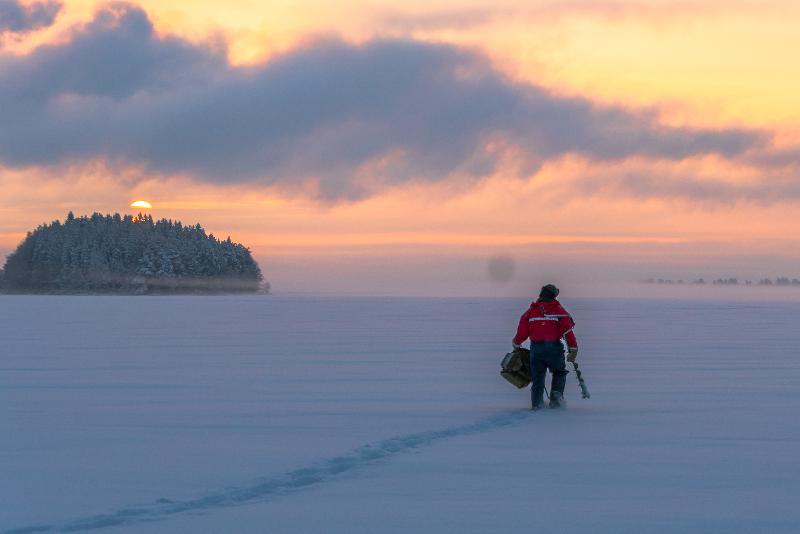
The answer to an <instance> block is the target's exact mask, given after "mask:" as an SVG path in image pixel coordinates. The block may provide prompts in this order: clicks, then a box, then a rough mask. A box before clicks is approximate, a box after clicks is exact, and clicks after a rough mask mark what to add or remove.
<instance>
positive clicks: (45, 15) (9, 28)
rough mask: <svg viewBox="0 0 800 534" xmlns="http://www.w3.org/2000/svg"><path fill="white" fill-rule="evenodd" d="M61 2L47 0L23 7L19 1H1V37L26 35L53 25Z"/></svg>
mask: <svg viewBox="0 0 800 534" xmlns="http://www.w3.org/2000/svg"><path fill="white" fill-rule="evenodd" d="M62 7H63V5H62V3H61V2H58V1H57V0H46V1H44V2H34V3H32V4H28V5H23V4H21V3H19V2H18V1H17V0H0V36H2V35H3V34H4V33H24V32H29V31H32V30H38V29H40V28H45V27H47V26H50V25H51V24H53V21H55V19H56V17H57V16H58V14H59V12H60V11H61V8H62Z"/></svg>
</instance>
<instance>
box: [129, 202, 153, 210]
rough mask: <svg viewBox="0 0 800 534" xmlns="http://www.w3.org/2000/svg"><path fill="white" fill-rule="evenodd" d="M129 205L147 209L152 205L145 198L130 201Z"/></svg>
mask: <svg viewBox="0 0 800 534" xmlns="http://www.w3.org/2000/svg"><path fill="white" fill-rule="evenodd" d="M131 207H132V208H145V209H148V210H149V209H151V208H152V207H153V205H152V204H150V203H149V202H148V201H146V200H137V201H135V202H131Z"/></svg>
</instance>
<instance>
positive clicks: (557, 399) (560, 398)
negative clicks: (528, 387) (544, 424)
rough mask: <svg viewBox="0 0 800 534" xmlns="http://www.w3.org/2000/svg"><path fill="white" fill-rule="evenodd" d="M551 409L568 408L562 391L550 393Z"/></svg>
mask: <svg viewBox="0 0 800 534" xmlns="http://www.w3.org/2000/svg"><path fill="white" fill-rule="evenodd" d="M550 407H551V408H566V407H567V401H565V400H564V394H563V393H562V392H560V391H552V392H550Z"/></svg>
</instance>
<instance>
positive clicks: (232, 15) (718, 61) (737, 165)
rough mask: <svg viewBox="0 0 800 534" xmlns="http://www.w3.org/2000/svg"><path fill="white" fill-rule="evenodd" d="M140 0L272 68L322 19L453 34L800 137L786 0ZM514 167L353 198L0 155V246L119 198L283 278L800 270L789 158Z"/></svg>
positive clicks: (516, 286) (539, 277) (43, 39)
mask: <svg viewBox="0 0 800 534" xmlns="http://www.w3.org/2000/svg"><path fill="white" fill-rule="evenodd" d="M137 4H138V5H141V6H142V7H144V8H145V10H146V12H147V14H148V15H149V17H150V19H151V20H152V21H153V23H154V25H155V28H156V30H157V32H158V33H159V35H162V36H163V35H172V36H179V37H181V38H185V39H189V40H191V41H192V42H196V43H201V42H203V43H209V42H217V43H225V44H226V45H227V47H228V51H227V55H228V58H229V60H230V61H231V62H232V63H233V64H236V65H254V66H256V67H258V66H262V65H264V64H267V65H269V62H270V61H272V60H273V58H274V57H275V55H276V54H282V53H285V52H287V51H291V50H293V49H295V47H297V46H298V45H300V44H302V43H307V42H308V40H309V39H312V38H317V37H319V36H320V35H324V36H337V37H339V38H343V39H344V40H345V41H348V42H351V43H356V44H358V43H365V42H368V41H369V40H370V39H372V38H375V37H386V36H393V37H396V38H402V39H414V40H417V41H421V42H439V43H442V42H443V43H451V44H454V45H457V46H458V47H462V48H463V49H465V50H469V51H470V52H471V53H475V54H480V55H485V56H486V57H487V58H488V61H490V62H491V64H492V65H493V66H494V68H496V69H499V70H500V71H501V72H502V73H503V74H504V75H505V76H506V77H507V78H508V79H509V80H513V81H514V82H515V83H533V84H535V85H537V86H541V87H544V88H546V89H547V90H549V91H551V92H552V94H554V95H558V96H559V97H569V96H579V97H581V98H584V99H588V100H589V101H592V102H595V103H597V104H599V105H606V104H607V105H615V106H622V107H624V108H625V109H630V110H633V111H634V112H636V113H639V112H647V113H653V114H655V116H656V117H658V120H659V121H661V123H662V124H665V125H666V124H668V125H671V126H686V127H697V128H719V129H732V128H744V129H748V128H752V129H758V130H760V131H763V132H767V134H768V135H769V137H770V139H771V141H770V143H772V144H773V148H775V147H781V146H783V147H788V148H790V149H791V148H793V147H794V146H796V144H795V143H796V141H797V140H798V137H800V136H798V132H800V103H799V102H798V99H797V97H796V95H797V94H798V92H799V91H800V71H799V70H798V69H797V68H796V64H797V60H796V59H795V57H794V56H795V53H794V52H793V51H795V50H797V49H799V48H800V33H798V32H797V31H796V28H797V24H798V22H800V5H797V4H796V3H794V2H789V1H778V2H770V3H769V7H764V6H763V4H762V3H759V2H746V1H741V2H739V1H733V2H729V3H726V4H725V5H724V8H722V7H720V6H721V4H720V3H719V2H711V1H706V2H703V1H701V2H678V3H676V2H658V1H650V2H644V1H606V2H596V3H595V2H592V3H588V2H576V1H562V2H558V1H543V2H525V3H522V2H508V1H501V2H496V3H494V4H493V6H492V9H487V8H485V7H483V6H485V4H484V3H479V2H471V3H470V2H454V1H436V0H433V1H426V2H417V1H413V2H405V3H403V4H402V6H403V7H402V10H400V9H398V8H397V7H396V6H397V4H396V3H386V2H376V1H373V2H366V1H352V0H344V1H342V2H337V3H328V2H314V1H303V0H301V1H291V2H290V1H282V2H265V3H260V2H245V1H243V0H233V1H229V2H225V3H220V2H210V1H206V0H202V1H193V2H170V1H164V0H160V1H158V2H156V1H154V0H153V1H151V0H147V1H142V2H137ZM102 5H104V4H103V3H101V2H87V1H84V0H67V1H66V3H65V6H64V8H63V10H62V12H61V14H60V16H59V18H58V19H56V22H55V24H54V25H53V26H52V27H50V28H46V29H42V30H38V31H33V32H30V33H27V34H23V35H12V36H7V37H6V38H5V39H4V40H3V41H0V42H2V43H4V49H0V52H2V53H4V54H6V55H14V56H17V57H23V56H25V55H26V54H30V53H32V51H34V50H35V49H36V47H37V46H41V45H42V44H45V43H62V42H66V41H69V39H70V35H71V34H72V33H71V32H72V31H73V30H72V29H71V28H73V27H74V25H76V24H83V23H85V22H87V21H88V20H90V19H91V18H92V17H93V13H94V11H95V9H96V8H97V7H98V6H102ZM2 65H3V64H2V62H1V61H0V74H1V73H2V71H1V69H2V68H3V67H2ZM2 117H3V116H2V114H1V113H0V121H2ZM503 161H506V160H503ZM509 165H510V164H506V163H503V164H502V165H501V166H500V167H499V168H497V169H494V170H493V171H491V172H489V173H487V174H485V175H484V176H481V177H479V179H471V180H468V181H459V180H458V179H457V178H453V179H445V180H443V181H433V182H430V181H419V180H410V181H405V182H400V183H397V184H395V185H390V186H387V187H383V186H381V187H380V188H379V189H375V190H371V192H370V193H369V194H367V195H366V196H363V197H362V198H358V199H354V200H353V199H349V200H348V199H334V200H319V199H315V198H313V196H309V195H308V194H307V191H306V189H304V187H300V188H287V187H284V186H282V185H280V184H277V185H276V184H274V183H263V184H262V183H259V182H258V180H255V181H254V180H247V181H245V182H243V183H239V184H227V185H226V184H223V183H215V182H214V181H213V180H212V181H209V180H205V179H204V180H200V179H198V178H197V177H195V176H193V175H192V173H191V172H176V173H170V172H164V171H160V172H158V173H157V174H156V173H154V172H152V171H149V170H143V168H142V167H139V168H131V167H127V168H120V167H119V165H108V164H107V162H105V161H102V160H99V161H98V160H97V159H94V158H93V159H92V160H91V161H85V160H84V161H72V162H70V164H69V165H63V164H59V165H23V166H20V165H3V161H2V159H0V185H2V189H0V253H7V252H8V251H10V250H11V249H13V247H14V246H15V245H16V243H17V242H18V241H19V240H20V239H21V238H22V237H24V233H25V232H26V231H27V230H28V229H30V228H32V227H34V226H35V225H37V224H39V223H42V222H46V221H50V220H52V219H56V218H63V217H64V216H65V214H66V212H67V211H69V210H73V211H75V212H76V213H89V212H92V211H100V212H114V211H125V210H127V209H128V208H127V206H128V204H129V203H130V202H131V201H132V200H135V199H146V200H149V201H150V202H152V203H153V205H154V210H153V215H154V216H156V217H161V216H163V217H169V218H177V219H180V220H183V221H184V222H187V223H194V222H200V223H201V224H203V225H204V226H206V227H207V228H208V229H209V230H211V231H213V232H214V233H215V234H218V235H221V236H225V235H228V234H230V235H231V236H232V237H233V238H234V239H236V240H239V241H242V242H243V243H245V244H247V245H248V246H250V247H251V249H252V250H253V252H254V253H255V255H256V257H257V259H258V260H259V261H260V263H261V264H262V269H263V271H264V272H265V276H266V278H267V279H269V280H270V282H271V283H272V285H273V287H274V288H275V290H276V291H299V292H312V293H313V292H325V293H336V292H343V293H391V294H395V293H401V294H402V293H415V294H420V293H423V294H514V293H516V292H519V291H528V290H529V289H530V288H531V287H535V286H536V285H537V284H539V283H541V282H543V281H545V278H547V277H555V278H557V279H559V280H563V281H564V282H567V283H573V282H584V283H586V282H591V281H592V280H597V281H598V282H601V281H602V282H608V281H635V280H638V279H639V278H643V277H648V276H656V277H658V276H670V277H672V276H674V277H685V278H690V277H693V276H714V275H715V274H717V273H718V275H719V276H727V275H730V276H740V277H759V276H775V275H782V274H786V275H789V276H800V261H798V260H800V258H798V256H800V252H798V251H800V248H798V246H797V245H798V244H800V243H798V241H800V231H798V230H800V215H798V210H797V203H798V202H797V199H798V191H796V190H795V189H796V187H795V186H794V184H795V183H796V182H797V178H798V177H797V174H796V171H797V166H796V165H795V164H794V163H793V162H791V161H790V162H789V163H788V164H787V163H785V162H784V164H782V165H777V166H776V165H767V164H765V163H764V162H763V161H762V160H761V159H758V158H731V159H728V158H726V157H720V156H717V155H707V156H702V155H695V156H690V157H686V158H673V159H669V158H660V157H655V158H653V157H646V156H641V157H639V156H636V157H624V158H618V159H616V160H608V161H598V160H593V159H592V158H586V157H581V156H579V155H567V156H562V157H556V158H552V159H550V160H548V161H546V162H545V163H544V164H543V165H542V166H541V167H539V168H538V169H535V170H532V171H530V172H527V173H523V175H520V173H519V172H517V170H516V169H514V168H513V165H511V166H509ZM359 172H365V171H363V169H362V170H361V171H359ZM367 172H368V171H367ZM369 178H370V177H369V176H367V177H366V179H367V180H369ZM631 180H636V182H635V183H633V182H631ZM632 184H633V185H632ZM637 184H639V185H637ZM641 184H645V185H641ZM496 255H502V256H504V257H510V258H513V260H514V261H515V264H516V266H517V269H516V277H515V280H513V281H512V282H511V283H508V284H505V285H501V284H497V283H493V282H491V281H489V280H488V277H487V276H486V262H487V260H488V259H489V258H490V257H492V256H496ZM795 265H796V266H797V267H794V266H795Z"/></svg>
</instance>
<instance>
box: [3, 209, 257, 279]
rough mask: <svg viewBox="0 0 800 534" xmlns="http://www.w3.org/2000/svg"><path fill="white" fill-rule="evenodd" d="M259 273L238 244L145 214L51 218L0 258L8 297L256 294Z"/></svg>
mask: <svg viewBox="0 0 800 534" xmlns="http://www.w3.org/2000/svg"><path fill="white" fill-rule="evenodd" d="M261 280H262V275H261V270H260V269H259V267H258V264H257V263H256V261H255V260H254V259H253V257H252V255H251V254H250V251H249V250H248V249H247V247H245V246H244V245H241V244H239V243H234V242H233V241H231V239H230V237H229V238H228V239H226V240H224V241H220V240H219V239H217V238H216V237H214V235H213V234H206V232H205V230H203V228H202V227H201V226H200V225H199V224H197V225H194V226H184V225H183V224H181V223H180V222H179V221H172V220H167V219H161V220H158V221H154V220H153V218H152V217H151V216H150V215H142V214H139V215H137V216H135V217H134V216H131V215H125V216H120V215H119V214H118V213H115V214H114V215H102V214H100V213H94V214H93V215H91V216H82V217H75V216H74V215H73V214H72V212H70V213H69V215H67V218H66V220H65V221H64V222H63V223H61V222H60V221H54V222H52V223H51V224H44V225H41V226H39V227H38V228H36V229H35V230H34V231H32V232H29V233H28V235H27V237H26V238H25V240H24V241H23V242H22V243H20V245H19V246H18V247H17V249H16V250H15V251H14V252H12V253H11V254H10V255H9V256H8V258H7V259H6V263H5V266H4V268H3V270H2V271H0V287H2V289H3V290H4V291H8V292H100V293H104V292H108V293H115V292H120V293H153V292H193V291H197V292H207V291H211V292H215V291H256V290H258V289H259V286H260V282H261Z"/></svg>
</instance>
